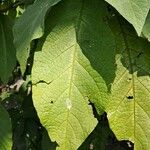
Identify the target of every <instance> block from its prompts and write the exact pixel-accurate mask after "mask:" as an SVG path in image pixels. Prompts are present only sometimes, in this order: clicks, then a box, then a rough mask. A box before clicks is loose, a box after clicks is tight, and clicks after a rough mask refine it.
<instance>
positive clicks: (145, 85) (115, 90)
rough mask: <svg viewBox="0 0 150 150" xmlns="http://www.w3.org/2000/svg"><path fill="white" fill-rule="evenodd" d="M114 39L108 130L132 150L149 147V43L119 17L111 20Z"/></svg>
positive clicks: (145, 149) (144, 149) (146, 149)
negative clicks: (113, 70)
mask: <svg viewBox="0 0 150 150" xmlns="http://www.w3.org/2000/svg"><path fill="white" fill-rule="evenodd" d="M109 24H110V27H111V29H112V32H113V33H114V35H115V36H116V47H117V52H116V64H117V70H116V77H115V80H114V82H113V84H112V88H111V94H110V103H109V106H108V108H107V112H108V119H109V122H110V127H111V128H112V130H113V131H114V133H115V135H116V136H117V138H118V139H119V140H131V141H132V142H134V149H135V150H141V149H142V150H148V149H149V148H150V143H149V141H150V109H149V108H150V59H149V58H150V53H149V52H150V43H149V42H147V41H145V40H143V39H142V38H138V37H137V36H136V34H135V32H134V30H133V29H132V27H131V26H129V25H128V24H127V22H126V21H124V20H123V19H122V18H120V17H118V16H117V17H115V16H114V17H112V18H111V19H110V23H109Z"/></svg>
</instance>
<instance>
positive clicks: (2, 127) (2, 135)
mask: <svg viewBox="0 0 150 150" xmlns="http://www.w3.org/2000/svg"><path fill="white" fill-rule="evenodd" d="M11 147H12V131H11V122H10V118H9V115H8V113H7V111H6V110H5V109H4V108H3V107H2V106H1V105H0V149H1V150H10V149H11Z"/></svg>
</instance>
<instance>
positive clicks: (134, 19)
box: [105, 0, 150, 35]
mask: <svg viewBox="0 0 150 150" xmlns="http://www.w3.org/2000/svg"><path fill="white" fill-rule="evenodd" d="M105 1H107V2H108V3H109V4H111V5H112V6H113V7H115V9H116V10H117V11H118V12H119V13H120V14H121V15H122V16H123V17H124V18H125V19H126V20H127V21H129V22H130V23H131V24H132V25H133V26H134V28H135V30H136V31H137V33H138V35H141V32H142V28H143V26H144V23H145V20H146V16H147V14H148V11H149V9H150V1H149V0H105Z"/></svg>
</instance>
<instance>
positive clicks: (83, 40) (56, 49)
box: [32, 0, 115, 150]
mask: <svg viewBox="0 0 150 150" xmlns="http://www.w3.org/2000/svg"><path fill="white" fill-rule="evenodd" d="M99 7H101V9H98V8H99ZM106 13H107V12H106V10H105V7H104V4H103V3H102V2H100V1H99V0H94V1H92V2H91V1H90V0H86V1H83V0H76V1H71V0H70V1H65V2H64V3H61V4H60V5H58V6H57V7H55V8H54V9H52V11H51V13H50V14H51V15H49V16H48V17H47V23H46V26H47V29H46V30H45V31H46V34H45V36H44V37H43V39H42V40H41V42H40V44H41V45H43V47H42V51H39V50H38V51H37V52H36V53H35V57H34V65H33V70H32V80H33V83H34V84H36V83H37V84H36V85H35V86H33V101H34V105H35V107H36V109H37V112H38V115H39V117H40V119H41V122H42V124H43V125H44V126H45V127H46V128H47V130H48V133H49V135H50V137H51V139H52V141H56V142H57V143H58V145H59V148H60V149H63V150H66V149H77V148H78V147H79V146H80V144H81V143H82V142H83V141H84V140H85V139H86V137H87V136H88V135H89V134H90V133H91V131H92V130H93V129H94V127H95V126H96V123H97V121H96V119H95V118H94V116H93V113H92V109H91V106H90V105H89V101H88V100H89V99H90V101H91V102H94V103H95V105H96V106H97V110H98V111H99V113H101V112H103V110H104V106H105V104H106V102H107V91H108V90H109V89H110V85H109V84H108V83H109V82H110V80H112V78H113V76H114V74H113V73H111V72H110V71H109V70H108V69H107V66H109V67H112V68H114V67H115V66H114V62H113V60H114V59H110V61H109V62H107V60H108V59H109V57H110V56H111V57H113V54H114V48H115V47H114V45H115V41H114V40H112V35H111V34H110V29H109V27H108V24H107V23H106V22H105V21H103V17H104V18H105V16H106ZM93 28H94V29H95V31H94V32H93ZM103 38H105V39H106V40H105V41H103ZM100 43H101V44H100ZM39 47H40V46H39ZM109 51H110V52H109ZM107 53H108V54H109V55H106V54H107ZM89 60H90V61H89ZM111 60H112V62H111ZM99 62H101V63H99ZM106 74H110V75H111V76H112V78H111V77H109V78H108V77H107V76H105V75H106ZM103 78H106V82H105V81H104V80H103ZM40 80H42V81H44V82H45V83H40ZM59 148H58V149H59Z"/></svg>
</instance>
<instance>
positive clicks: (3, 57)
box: [0, 15, 16, 83]
mask: <svg viewBox="0 0 150 150" xmlns="http://www.w3.org/2000/svg"><path fill="white" fill-rule="evenodd" d="M12 26H13V22H12V20H10V18H8V16H4V15H0V78H1V80H2V81H3V82H4V83H7V82H8V80H9V77H10V76H11V73H12V71H13V69H14V67H15V65H16V55H15V54H16V51H15V48H14V45H13V35H12Z"/></svg>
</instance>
